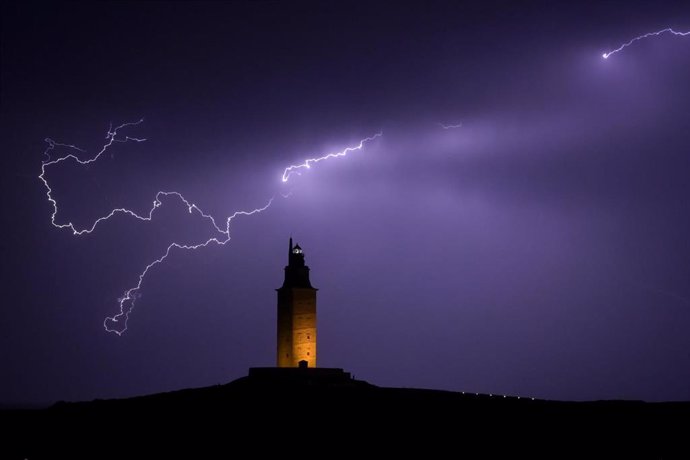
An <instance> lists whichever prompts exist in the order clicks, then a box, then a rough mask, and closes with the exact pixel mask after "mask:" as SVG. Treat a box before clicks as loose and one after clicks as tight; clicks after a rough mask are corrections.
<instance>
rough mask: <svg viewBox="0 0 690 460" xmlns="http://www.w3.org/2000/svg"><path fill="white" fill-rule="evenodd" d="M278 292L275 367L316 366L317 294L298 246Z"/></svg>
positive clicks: (295, 247) (292, 248)
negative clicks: (304, 364) (301, 363)
mask: <svg viewBox="0 0 690 460" xmlns="http://www.w3.org/2000/svg"><path fill="white" fill-rule="evenodd" d="M277 291H278V367H298V366H299V362H300V361H306V362H307V365H308V366H309V367H316V291H317V289H315V288H313V287H312V286H311V283H310V282H309V267H307V266H306V265H304V253H303V252H302V248H300V247H299V245H298V244H297V245H295V246H292V238H290V252H289V255H288V265H287V267H285V281H284V282H283V286H282V287H281V288H280V289H277Z"/></svg>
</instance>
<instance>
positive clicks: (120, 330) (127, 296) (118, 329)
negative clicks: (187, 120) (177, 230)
mask: <svg viewBox="0 0 690 460" xmlns="http://www.w3.org/2000/svg"><path fill="white" fill-rule="evenodd" d="M142 122H143V119H141V120H139V121H136V122H130V123H123V124H121V125H119V126H117V127H115V128H113V126H112V124H111V125H110V126H109V128H108V132H107V133H106V136H105V138H106V143H105V144H104V145H103V147H101V149H100V150H99V151H98V153H96V154H95V155H94V156H92V157H89V158H87V159H81V158H80V157H79V156H77V155H76V154H75V153H68V154H66V155H63V156H59V157H57V158H55V159H53V158H52V156H51V153H53V152H54V151H55V149H56V148H57V147H63V148H66V149H69V150H70V151H72V152H75V151H76V152H80V153H86V151H85V150H83V149H81V148H79V147H77V146H75V145H72V144H63V143H59V142H55V141H54V140H52V139H50V138H46V139H45V141H46V143H47V144H48V146H47V148H46V150H45V151H44V152H43V154H44V157H45V160H43V161H42V163H41V174H40V175H39V176H38V178H39V179H40V180H41V182H42V183H43V185H44V187H45V189H46V197H47V198H48V201H49V202H50V203H51V206H52V208H53V211H52V213H51V216H50V222H51V224H52V225H53V226H54V227H56V228H59V229H69V230H71V231H72V234H73V235H77V236H81V235H84V234H91V233H92V232H93V231H94V230H95V229H96V227H97V226H98V225H99V224H100V223H101V222H104V221H107V220H109V219H110V218H112V217H113V216H115V215H117V214H125V215H128V216H130V217H133V218H135V219H137V220H141V221H145V222H150V221H151V220H153V216H154V213H155V211H156V210H157V209H158V208H159V207H161V206H162V205H163V201H162V198H167V197H173V198H176V199H177V200H179V201H181V202H182V203H183V204H184V205H185V206H186V207H187V210H188V212H189V213H190V214H195V213H196V214H198V215H199V216H201V217H202V218H203V219H204V220H205V221H208V222H209V223H210V224H211V225H212V226H213V228H214V230H215V236H212V237H211V238H208V239H207V240H205V241H202V242H199V243H196V244H183V243H178V242H173V243H171V244H170V245H168V247H167V249H166V250H165V252H164V253H163V255H161V256H160V257H159V258H157V259H155V260H154V261H153V262H151V263H149V264H148V265H147V266H146V267H145V268H144V270H143V271H142V272H141V273H139V277H138V282H137V284H136V285H135V286H134V287H132V288H129V289H127V290H126V291H125V292H124V294H123V295H122V296H121V297H120V298H119V299H118V306H119V311H118V313H117V314H115V315H113V316H108V317H106V318H105V319H104V320H103V327H104V328H105V330H106V331H108V332H112V333H115V334H117V335H118V336H121V335H122V334H124V333H125V331H127V322H128V320H129V315H130V313H131V312H132V310H133V309H134V304H135V302H136V300H137V299H138V298H139V297H141V293H140V292H139V291H140V290H141V286H142V284H143V282H144V279H145V278H146V275H147V274H148V272H149V270H151V269H152V268H154V267H155V266H156V265H158V264H161V263H163V262H164V261H165V259H167V258H168V256H169V255H170V254H171V251H172V250H173V249H180V250H196V249H200V248H205V247H207V246H209V245H217V246H224V245H225V244H227V243H228V242H229V241H230V239H231V237H230V223H231V222H232V220H233V219H235V218H236V217H239V216H251V215H254V214H258V213H260V212H263V211H265V210H267V209H268V208H269V207H270V206H271V204H272V203H273V200H274V199H275V197H272V198H271V199H269V200H268V202H267V203H266V204H265V205H264V206H262V207H259V208H255V209H252V210H251V211H236V212H234V213H233V214H232V215H230V216H228V217H227V218H225V221H224V223H223V225H222V226H220V225H218V223H217V221H216V219H215V218H214V217H213V216H212V215H210V214H207V213H205V212H204V211H203V210H202V209H201V208H199V207H198V206H197V205H196V204H194V203H192V202H190V201H189V200H187V199H186V198H185V197H184V196H183V195H182V194H181V193H179V192H175V191H171V192H169V191H159V192H158V193H156V196H155V199H154V200H153V205H152V206H151V208H150V209H149V211H148V213H146V214H143V215H141V214H138V213H136V212H134V211H132V210H130V209H126V208H115V209H113V210H112V211H110V212H109V213H108V214H106V215H105V216H102V217H99V218H97V219H96V220H95V221H94V222H93V223H92V224H91V225H90V226H86V227H84V228H77V226H76V225H75V224H74V223H73V222H67V223H59V222H58V221H57V214H58V203H57V200H56V199H55V198H54V197H53V195H52V193H53V190H52V188H51V187H50V185H49V183H48V179H47V178H46V173H47V170H48V168H49V167H51V166H54V165H57V164H59V163H62V162H63V161H72V162H75V163H77V164H79V165H88V164H90V163H93V162H95V161H97V160H98V159H99V158H100V157H101V156H102V155H103V153H105V152H106V150H108V149H109V148H110V147H111V146H112V145H113V144H114V143H125V142H129V141H133V142H145V141H146V139H142V138H136V137H131V136H123V135H118V133H119V131H120V130H122V129H125V128H128V127H130V126H136V125H139V124H140V123H142ZM381 135H382V133H380V132H379V133H377V134H375V135H374V136H371V137H367V138H365V139H362V140H361V141H360V142H359V144H358V145H356V146H354V147H347V148H345V149H344V150H342V151H340V152H336V153H330V154H328V155H325V156H322V157H319V158H310V159H307V160H305V162H304V163H302V164H299V165H292V166H289V167H288V168H285V171H284V172H283V182H287V179H288V178H289V177H290V175H291V174H299V172H298V171H296V170H298V169H301V168H307V169H308V168H309V167H310V164H311V163H316V162H319V161H322V160H326V159H328V158H335V157H342V156H345V155H347V154H348V153H349V152H351V151H353V150H361V149H362V148H363V147H364V144H365V143H366V142H369V141H372V140H374V139H376V138H377V137H379V136H381ZM291 195H292V190H290V191H288V192H287V193H281V196H282V197H283V198H288V197H290V196H291Z"/></svg>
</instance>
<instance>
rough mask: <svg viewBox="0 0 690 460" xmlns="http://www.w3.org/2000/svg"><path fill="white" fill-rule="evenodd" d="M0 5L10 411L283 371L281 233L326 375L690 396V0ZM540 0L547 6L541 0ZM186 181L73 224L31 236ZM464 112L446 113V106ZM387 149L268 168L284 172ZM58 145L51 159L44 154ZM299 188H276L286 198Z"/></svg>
mask: <svg viewBox="0 0 690 460" xmlns="http://www.w3.org/2000/svg"><path fill="white" fill-rule="evenodd" d="M457 3H458V2H428V1H424V2H418V3H408V4H405V5H403V4H401V3H400V2H389V3H377V4H375V5H371V4H369V2H347V3H339V4H335V3H334V2H333V3H331V2H296V3H290V4H285V3H283V2H279V3H273V2H260V3H251V4H249V3H239V2H238V3H229V4H220V3H215V2H214V3H194V4H191V3H190V4H183V3H175V4H165V3H162V2H153V3H147V4H143V5H142V4H139V3H134V2H133V3H107V4H97V5H90V4H80V3H69V4H63V5H59V4H58V5H52V6H45V5H43V4H40V5H38V4H36V5H32V4H29V3H25V2H22V3H21V4H20V3H17V4H11V3H3V5H2V29H1V34H2V35H1V40H0V46H1V49H0V51H1V54H0V72H1V80H0V85H1V86H0V117H1V118H0V131H1V136H0V142H2V159H3V162H4V165H3V180H2V182H1V184H0V187H1V188H2V190H1V191H2V197H3V206H4V212H3V213H2V242H1V243H2V244H1V246H0V250H1V251H2V260H3V263H2V277H1V278H0V279H2V283H3V286H2V292H3V297H2V304H1V305H2V306H1V307H0V372H1V373H2V378H1V379H0V402H31V401H53V400H58V399H69V400H77V399H91V398H97V397H99V398H107V397H123V396H131V395H138V394H144V393H153V392H160V391H167V390H173V389H178V388H184V387H196V386H205V385H211V384H216V383H223V382H227V381H230V380H232V379H234V378H237V377H240V376H242V375H245V374H246V371H247V368H248V367H250V366H271V365H273V364H274V360H275V327H276V326H275V317H276V293H275V288H277V287H279V286H280V285H281V283H282V276H283V267H284V265H285V264H286V262H287V255H286V251H287V249H286V247H287V244H288V238H289V236H290V235H292V236H293V237H294V238H295V241H296V242H298V243H299V244H300V245H301V246H302V248H303V249H304V251H305V255H306V261H307V264H308V265H309V266H310V267H311V280H312V283H313V284H314V286H315V287H317V288H319V289H320V290H319V293H318V317H319V326H318V327H319V364H320V365H321V366H328V367H343V368H345V369H347V370H348V371H350V372H352V373H354V374H355V375H356V377H357V378H361V379H365V380H368V381H370V382H371V383H374V384H379V385H387V386H411V387H427V388H440V389H449V390H458V391H472V392H483V393H498V394H513V395H524V396H535V397H541V398H557V399H577V400H581V399H605V398H625V399H645V400H688V399H690V332H689V331H690V284H688V279H689V278H690V237H689V235H690V214H689V212H688V211H689V210H690V204H689V203H690V180H689V179H690V151H689V150H690V149H689V146H690V116H689V115H688V114H689V113H690V85H689V84H688V81H690V37H674V36H660V37H655V38H652V39H648V40H645V41H641V42H638V43H636V44H635V45H634V46H631V47H629V48H627V49H625V50H624V51H623V52H621V53H618V54H616V55H614V56H612V57H611V58H609V59H608V60H604V59H602V58H601V53H603V52H605V51H608V50H611V49H614V48H616V47H618V46H619V45H620V44H622V43H624V42H626V41H628V40H629V39H631V38H633V37H634V36H636V35H639V34H642V33H645V32H650V31H654V30H659V29H663V28H665V27H673V28H674V29H675V30H682V31H688V30H690V5H686V6H685V9H682V7H680V6H677V5H676V6H664V5H661V6H660V5H658V4H654V5H652V4H648V3H649V2H639V3H635V2H620V3H616V2H606V3H603V2H597V4H596V5H593V6H583V5H582V2H573V4H572V5H563V4H560V2H558V3H559V4H558V5H555V4H554V5H549V4H548V3H540V2H519V3H520V4H519V5H518V4H516V3H518V2H496V3H493V4H490V3H488V2H476V3H466V4H464V5H459V4H457ZM550 3H554V2H550ZM141 117H144V118H145V122H144V123H143V124H141V125H140V126H137V127H135V128H130V129H129V130H128V131H126V134H129V135H133V136H138V137H145V138H147V139H148V141H147V142H145V143H141V144H119V145H116V146H114V147H113V148H112V149H111V150H109V151H108V153H107V155H104V156H103V157H102V158H101V159H100V160H99V161H98V162H96V163H93V164H91V165H90V166H88V167H83V166H78V165H75V164H73V163H65V164H63V165H60V166H57V167H55V168H54V169H52V170H51V172H50V173H49V177H48V179H49V180H50V182H51V186H53V188H54V190H55V197H56V198H57V199H58V202H59V204H60V213H59V214H58V220H59V221H67V220H71V221H73V222H75V223H76V224H78V225H80V226H85V225H87V224H90V223H91V222H92V221H93V220H94V219H95V218H97V217H99V216H101V215H103V214H107V212H109V210H110V209H112V208H114V207H128V208H131V209H133V210H136V211H137V212H140V213H145V212H147V211H148V209H149V208H150V206H151V202H152V201H153V198H154V196H155V194H156V192H157V191H159V190H176V191H179V192H181V193H183V194H184V195H185V196H186V197H187V198H189V199H190V200H192V201H193V202H194V203H196V204H198V205H199V206H200V207H202V208H203V209H204V210H206V211H208V212H210V213H211V214H213V215H214V216H217V217H218V218H219V219H221V220H222V219H223V218H224V217H225V216H228V215H230V214H232V213H233V212H234V211H237V210H248V209H252V208H255V207H258V206H262V205H263V204H265V202H266V201H267V200H268V199H269V198H271V197H272V196H274V195H277V196H278V199H277V200H276V201H275V202H274V204H273V205H272V206H271V207H270V208H269V209H268V210H267V211H266V212H264V213H262V214H260V215H256V216H251V217H238V218H237V219H236V220H234V221H233V225H232V227H231V235H232V240H231V242H230V243H229V244H228V245H226V246H224V247H210V248H208V249H205V250H199V251H196V252H181V251H177V252H173V254H172V255H171V256H170V257H169V258H168V259H167V260H166V262H165V264H162V265H160V266H158V267H156V268H155V270H152V271H151V272H150V273H149V275H148V276H147V278H146V279H145V281H144V284H143V285H142V289H141V291H140V294H141V298H140V299H139V300H137V305H136V308H135V310H134V312H133V313H132V315H131V318H130V323H129V330H128V331H127V332H126V333H125V334H124V335H123V336H122V337H118V336H116V335H115V334H109V333H107V332H105V331H104V330H103V327H102V321H103V319H104V318H105V317H106V316H111V315H113V314H114V313H116V312H117V307H118V304H117V299H118V298H119V297H120V296H121V295H122V293H123V291H124V290H125V289H127V288H129V287H132V286H133V285H134V284H136V279H137V276H138V273H139V272H140V271H141V270H142V269H143V268H144V267H145V266H146V265H147V264H148V263H150V262H151V261H152V260H154V259H155V258H157V257H159V256H160V255H161V254H162V253H163V252H164V251H165V248H166V247H167V245H168V244H169V243H170V242H172V241H185V242H199V241H202V240H203V239H204V238H206V237H207V236H208V226H207V225H205V224H204V222H202V221H201V220H200V219H198V218H197V219H195V218H194V216H190V215H189V214H188V213H187V212H186V210H185V208H184V207H183V206H181V205H180V204H179V202H176V201H175V200H173V199H171V200H169V201H166V202H165V203H164V206H163V207H162V208H161V209H160V212H159V213H158V214H156V217H155V219H154V221H153V222H150V223H142V222H138V221H136V220H133V219H131V218H126V217H117V218H115V219H113V220H111V221H109V222H106V223H105V224H104V225H102V226H100V227H99V228H98V230H97V231H96V232H94V234H92V235H88V236H81V237H75V236H73V235H72V234H71V232H69V231H65V230H58V229H56V228H53V227H52V226H51V224H50V213H51V207H50V204H49V203H48V201H47V199H46V196H45V189H44V188H43V187H42V184H41V182H40V181H39V180H38V178H37V175H38V174H39V173H40V164H41V160H42V152H43V150H44V149H45V144H44V143H43V139H44V138H45V137H51V138H53V139H55V140H56V141H59V142H66V143H70V144H76V145H78V146H80V147H82V148H85V149H87V150H88V152H90V153H95V152H96V151H97V150H98V148H99V147H100V146H101V145H102V144H103V143H104V139H103V137H104V135H105V132H106V130H107V127H108V123H109V122H111V121H113V122H115V123H119V122H125V121H133V120H137V119H139V118H141ZM460 122H461V123H462V125H463V126H462V127H461V128H458V129H453V130H444V129H442V128H441V127H440V126H439V123H445V124H455V123H460ZM380 130H381V131H383V136H382V137H381V138H379V139H377V140H375V141H373V142H371V143H369V144H367V146H366V147H365V149H364V150H362V151H360V152H353V153H351V154H349V156H348V157H347V158H340V159H334V160H328V161H325V162H321V163H319V164H318V165H315V166H314V167H313V168H312V169H311V170H310V171H308V172H306V173H304V174H303V175H301V176H293V177H292V178H291V179H290V181H289V183H288V184H287V185H285V184H282V183H281V180H280V177H281V174H282V172H283V169H284V168H285V167H286V166H288V165H290V164H293V163H299V162H301V161H303V160H304V159H306V158H308V157H312V156H319V155H322V154H325V153H329V152H332V151H337V150H341V149H343V148H345V147H347V146H348V145H353V144H356V143H357V142H359V140H360V139H361V138H364V137H367V136H371V135H372V134H374V133H376V132H378V131H380ZM63 153H64V152H63ZM289 190H292V195H291V196H290V197H289V198H287V199H283V198H281V197H280V195H279V193H286V192H288V191H289Z"/></svg>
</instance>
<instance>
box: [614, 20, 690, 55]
mask: <svg viewBox="0 0 690 460" xmlns="http://www.w3.org/2000/svg"><path fill="white" fill-rule="evenodd" d="M666 33H669V34H673V35H677V36H679V37H685V36H687V35H690V31H688V32H676V31H675V30H673V29H671V28H670V27H668V28H666V29H662V30H657V31H656V32H649V33H646V34H644V35H640V36H637V37H635V38H633V39H632V40H630V41H629V42H626V43H623V44H622V45H621V46H619V47H618V48H616V49H615V50H613V51H608V52H606V53H604V54H602V55H601V57H603V58H604V59H608V58H609V56H611V55H612V54H616V53H618V52H620V51H623V50H624V49H625V48H627V47H628V46H630V45H632V44H633V43H635V42H637V41H640V40H644V39H645V38H649V37H656V36H659V35H661V34H666Z"/></svg>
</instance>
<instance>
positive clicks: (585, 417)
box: [0, 369, 690, 459]
mask: <svg viewBox="0 0 690 460" xmlns="http://www.w3.org/2000/svg"><path fill="white" fill-rule="evenodd" d="M304 371H307V370H298V369H291V370H289V371H288V372H283V371H275V370H270V369H264V370H261V369H259V370H253V371H252V373H250V375H249V376H248V377H243V378H241V379H238V380H235V381H233V382H231V383H228V384H225V385H217V386H212V387H207V388H199V389H189V390H181V391H174V392H170V393H161V394H155V395H150V396H142V397H136V398H130V399H119V400H96V401H92V402H80V403H64V402H63V403H58V404H56V405H54V406H53V407H51V408H49V409H45V410H34V411H17V410H14V411H11V410H10V411H8V410H6V411H0V417H1V418H2V420H1V422H2V426H3V427H4V428H3V436H2V437H3V438H4V441H3V446H2V449H3V452H5V454H6V455H3V457H7V458H13V457H14V458H29V459H32V458H55V457H57V456H61V457H63V458H74V457H90V458H103V457H117V458H130V457H136V458H140V457H144V456H151V455H155V456H156V457H160V456H171V455H175V456H176V457H175V458H180V457H182V458H207V457H211V458H235V457H243V458H246V457H263V456H265V455H268V454H274V453H275V452H276V449H284V450H283V451H282V452H283V453H284V454H285V455H289V457H293V456H304V457H315V456H328V457H331V456H335V457H336V458H341V457H343V456H346V455H347V456H351V455H358V456H364V457H368V456H369V454H375V453H377V452H378V453H380V454H385V455H386V456H390V455H393V454H400V455H405V458H407V456H408V454H413V453H415V452H416V453H417V454H421V455H424V457H425V458H426V457H427V456H439V455H443V456H449V457H450V456H452V457H460V458H462V457H467V458H489V457H496V456H501V457H505V456H510V457H515V456H520V457H521V458H534V457H541V458H547V457H548V458H564V457H572V458H575V457H577V458H602V457H606V458H654V459H660V458H677V457H679V456H680V457H685V458H688V457H687V455H688V453H690V441H688V439H689V438H688V433H690V431H688V429H689V428H690V403H686V402H681V403H645V402H638V401H598V402H559V401H544V400H532V399H529V398H528V399H525V398H515V397H506V398H504V397H502V396H498V397H497V396H489V395H475V394H471V395H470V394H463V393H456V392H447V391H436V390H421V389H405V388H383V387H377V386H374V385H370V384H368V383H366V382H363V381H358V380H353V379H350V378H349V374H346V373H339V372H338V370H322V369H309V370H308V371H307V372H304ZM317 448H318V450H315V449H317ZM247 449H249V450H247ZM278 453H279V454H280V451H279V452H278ZM178 454H179V455H178ZM525 456H526V457H525Z"/></svg>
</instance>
